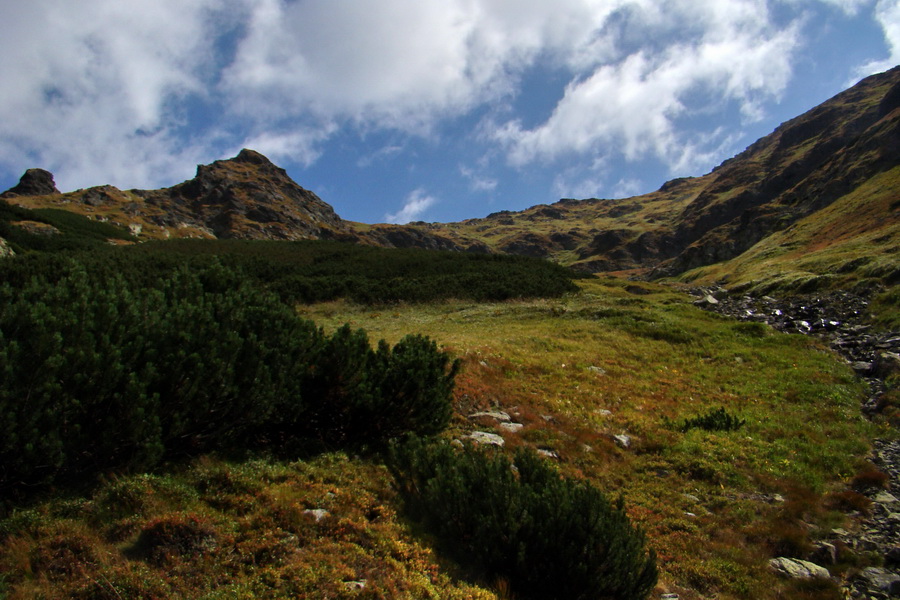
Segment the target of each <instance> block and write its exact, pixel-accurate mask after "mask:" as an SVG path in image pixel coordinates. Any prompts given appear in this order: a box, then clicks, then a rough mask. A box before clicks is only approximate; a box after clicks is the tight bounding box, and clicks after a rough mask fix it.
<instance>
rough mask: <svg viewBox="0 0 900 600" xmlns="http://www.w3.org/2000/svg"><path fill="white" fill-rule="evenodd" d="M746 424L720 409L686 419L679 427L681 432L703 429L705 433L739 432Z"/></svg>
mask: <svg viewBox="0 0 900 600" xmlns="http://www.w3.org/2000/svg"><path fill="white" fill-rule="evenodd" d="M745 424H746V421H745V420H744V419H741V418H739V417H736V416H734V415H732V414H730V413H729V412H728V411H726V410H725V409H724V408H722V407H719V408H716V409H712V410H710V411H709V412H706V413H704V414H702V415H698V416H696V417H692V418H690V419H685V420H684V421H682V422H681V424H680V425H679V429H681V431H687V430H689V429H694V428H697V429H703V430H704V431H737V430H738V429H740V428H741V427H743V426H744V425H745Z"/></svg>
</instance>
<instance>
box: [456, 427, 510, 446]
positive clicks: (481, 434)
mask: <svg viewBox="0 0 900 600" xmlns="http://www.w3.org/2000/svg"><path fill="white" fill-rule="evenodd" d="M466 437H467V438H468V439H470V440H472V441H473V442H475V443H476V444H484V445H487V446H503V445H504V444H505V443H506V441H505V440H504V439H503V436H500V435H497V434H496V433H488V432H487V431H473V432H472V433H470V434H469V435H468V436H466Z"/></svg>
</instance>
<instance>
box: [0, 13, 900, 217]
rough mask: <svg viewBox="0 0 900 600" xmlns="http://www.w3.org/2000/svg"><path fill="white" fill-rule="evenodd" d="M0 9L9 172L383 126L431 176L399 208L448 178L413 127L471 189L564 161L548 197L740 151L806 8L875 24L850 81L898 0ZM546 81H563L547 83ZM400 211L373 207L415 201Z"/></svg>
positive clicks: (135, 183)
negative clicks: (635, 169) (637, 170)
mask: <svg viewBox="0 0 900 600" xmlns="http://www.w3.org/2000/svg"><path fill="white" fill-rule="evenodd" d="M2 11H3V18H2V19H0V49H2V51H3V54H4V56H6V57H7V58H8V60H4V61H3V62H2V63H0V78H2V80H3V81H4V86H3V87H2V89H0V117H2V118H0V173H2V174H3V175H4V177H5V179H6V180H9V179H10V178H13V177H17V176H18V174H20V173H21V172H22V171H23V170H24V169H25V168H27V167H30V166H43V167H45V168H48V169H50V170H52V171H53V172H54V173H55V175H56V177H57V182H58V184H59V186H60V188H61V189H72V188H75V187H84V186H88V185H96V184H99V183H107V182H108V183H113V184H115V185H119V186H120V187H158V186H161V185H171V184H173V183H175V182H177V181H180V180H182V179H185V178H187V177H190V176H191V175H192V174H193V167H194V165H195V164H197V163H202V162H209V161H210V160H213V159H216V158H222V157H225V156H230V155H233V154H234V153H236V151H237V150H238V149H239V148H241V147H245V146H246V147H253V148H255V149H257V150H259V151H261V152H263V153H264V154H267V155H268V156H270V158H272V159H273V160H275V161H276V162H281V163H285V164H286V165H293V166H295V167H296V168H297V169H303V168H308V167H310V166H312V165H316V164H319V163H320V162H321V161H323V160H325V159H326V157H327V156H328V153H329V152H330V151H332V150H331V146H330V145H331V144H336V143H337V142H336V141H335V140H339V139H343V140H344V141H343V142H342V143H344V144H349V143H350V142H352V141H353V140H363V142H365V143H369V142H370V141H372V140H376V139H381V138H383V137H390V136H393V137H394V138H395V139H394V140H393V141H392V142H391V143H390V144H389V145H386V146H385V148H390V149H391V151H390V152H386V151H385V152H382V154H381V156H383V157H384V160H380V161H374V162H375V164H378V163H383V162H391V161H393V162H396V164H397V165H400V166H401V167H403V168H405V169H406V171H407V172H413V171H416V169H418V171H417V172H418V173H420V174H422V175H421V177H422V178H423V180H421V181H418V183H415V184H414V183H412V180H410V182H409V183H404V185H406V192H405V193H404V194H402V196H400V197H401V198H403V197H405V201H407V202H408V204H407V206H413V205H416V206H424V204H423V203H419V204H416V203H415V200H416V198H418V196H416V194H420V195H421V196H422V198H425V197H430V196H427V195H425V194H424V192H422V191H421V190H422V189H437V185H449V184H447V183H446V181H443V182H441V183H436V182H434V181H428V180H424V177H425V175H424V172H425V169H426V167H424V166H419V165H418V163H416V160H419V159H421V156H420V155H421V152H422V151H420V153H419V155H416V154H411V153H407V152H406V150H405V149H406V144H405V140H409V139H417V140H422V143H423V144H426V146H427V147H426V150H427V151H428V152H432V153H437V152H443V153H446V154H453V156H449V157H447V159H446V163H447V168H446V174H444V175H442V177H444V178H451V177H455V178H457V179H459V180H460V183H459V186H460V188H461V189H468V190H470V191H472V190H474V191H475V193H481V194H494V195H497V194H501V193H502V192H503V190H504V181H503V175H502V173H503V172H505V173H506V174H507V175H506V176H507V177H508V176H509V174H510V173H515V172H517V171H521V170H522V169H526V170H534V169H540V168H554V169H556V170H557V173H556V174H555V175H554V176H553V177H550V178H549V179H550V180H552V184H549V183H548V184H547V187H548V190H549V188H551V187H552V189H553V190H556V191H565V190H566V189H567V188H571V189H579V190H585V191H587V190H588V189H590V187H589V186H588V187H587V188H585V183H586V182H588V181H596V182H597V185H596V186H595V187H597V188H603V186H608V188H609V189H608V191H609V192H610V193H611V192H612V190H613V187H614V186H616V185H617V182H621V181H623V180H625V179H627V180H628V181H629V182H636V181H639V180H640V179H641V176H640V175H639V174H638V175H634V174H627V173H626V174H622V173H618V172H614V171H619V170H621V166H622V165H628V164H638V163H640V162H641V161H647V160H651V161H655V162H657V163H659V164H660V165H662V168H664V169H666V170H668V172H670V173H672V174H682V173H689V172H694V171H696V170H698V169H705V168H708V167H709V166H711V165H712V164H714V163H715V162H717V161H719V160H721V159H722V158H723V154H725V155H727V153H729V152H733V151H734V150H735V146H734V145H735V143H736V140H737V139H738V138H739V137H740V136H741V134H742V132H743V128H744V127H746V126H748V124H752V123H756V122H759V121H761V120H762V119H764V118H765V117H766V115H767V111H768V110H769V107H771V106H773V105H774V104H777V103H778V102H779V101H780V100H781V99H782V98H783V97H784V94H785V91H786V90H787V89H788V88H789V86H790V85H791V83H792V82H793V81H794V80H795V79H796V78H797V77H798V71H799V70H801V69H802V68H807V65H808V64H809V63H810V61H812V60H813V59H812V58H810V49H811V47H812V44H813V40H814V39H815V38H816V35H817V33H816V32H815V31H814V29H813V28H814V25H815V24H816V23H821V22H823V20H825V19H830V20H832V21H834V22H835V23H838V22H840V19H855V20H856V21H860V22H862V21H864V22H866V23H868V26H869V27H871V28H873V29H874V30H876V31H878V32H880V34H881V38H882V39H881V40H877V42H878V44H879V48H880V50H879V49H876V50H878V52H875V51H874V50H873V53H870V54H869V55H867V56H863V57H861V59H860V60H859V61H858V62H857V63H856V64H854V65H852V69H851V71H850V73H852V74H854V75H856V76H863V75H867V74H869V73H871V72H876V71H879V70H884V69H886V68H889V67H891V66H893V64H895V63H896V62H897V61H898V60H900V2H898V1H897V0H878V1H877V2H875V1H871V0H869V1H866V0H819V1H816V0H780V1H775V0H773V1H768V2H767V1H765V0H694V1H690V2H689V1H687V0H674V1H664V0H559V1H558V2H555V3H552V5H551V4H550V3H547V2H544V1H542V0H442V1H440V2H437V1H433V2H432V1H430V0H429V1H420V0H384V1H382V2H378V3H373V2H365V1H362V0H294V1H286V0H224V1H216V2H214V1H212V0H196V1H194V2H190V3H183V2H178V1H177V0H157V1H156V2H154V3H144V2H137V1H134V0H82V1H80V2H78V3H72V2H69V1H67V0H34V1H33V2H27V3H24V2H23V3H9V6H5V7H4V8H3V9H2ZM544 77H546V80H547V81H548V82H555V83H553V85H550V84H547V85H546V86H541V85H537V86H535V84H534V82H535V81H537V82H538V83H540V81H541V80H542V78H544ZM554 86H555V87H554ZM535 88H536V89H538V90H539V91H540V94H533V93H532V90H533V89H535ZM536 95H540V96H541V97H542V101H541V102H540V103H538V102H532V98H533V97H534V96H536ZM342 136H343V137H342ZM397 139H399V140H400V141H399V142H398V141H397ZM347 140H350V141H347ZM371 143H375V142H374V141H372V142H371ZM461 149H464V150H461ZM738 149H739V148H738ZM367 150H368V151H370V154H371V155H378V154H377V153H378V148H367ZM356 162H358V164H359V165H371V164H372V161H370V160H369V161H368V162H367V159H364V158H360V157H357V159H356V160H355V161H354V163H356ZM432 163H437V159H434V160H432ZM573 165H574V166H577V167H578V168H577V169H571V171H570V173H569V174H568V175H567V174H566V171H565V168H563V167H573ZM382 166H383V165H382ZM359 168H361V169H362V168H366V167H363V166H360V167H359ZM397 168H400V167H397ZM428 168H430V169H432V171H434V169H435V167H434V166H433V165H432V166H429V167H428ZM399 179H400V178H399V177H398V181H399ZM479 182H480V183H479ZM398 185H399V184H398ZM620 187H621V186H620ZM628 189H637V186H636V185H635V184H633V183H630V184H629V186H628ZM440 196H441V197H442V198H445V194H444V193H441V194H440ZM398 202H401V203H402V202H404V200H400V201H398ZM440 204H442V205H443V204H446V202H443V201H442V202H441V203H440ZM435 206H436V203H433V202H432V203H431V204H428V205H427V206H425V207H424V208H421V209H420V210H418V212H416V215H417V216H421V215H422V214H424V213H425V212H427V210H428V209H429V208H434V207H435ZM385 209H386V210H385ZM396 209H397V207H396V206H393V207H379V208H378V209H377V210H378V213H379V214H382V215H389V216H390V215H393V217H396V218H401V217H402V216H403V215H405V214H406V213H405V212H404V211H403V210H400V211H397V210H396ZM374 210H375V209H373V211H374Z"/></svg>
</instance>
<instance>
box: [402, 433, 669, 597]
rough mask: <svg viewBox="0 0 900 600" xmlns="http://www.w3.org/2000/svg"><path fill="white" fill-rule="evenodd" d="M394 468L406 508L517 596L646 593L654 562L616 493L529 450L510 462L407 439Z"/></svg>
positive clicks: (495, 455)
mask: <svg viewBox="0 0 900 600" xmlns="http://www.w3.org/2000/svg"><path fill="white" fill-rule="evenodd" d="M389 462H390V466H391V470H392V472H393V474H394V477H395V479H396V481H397V486H398V489H399V491H400V494H401V496H402V498H403V500H404V503H405V506H406V508H407V510H408V511H409V513H410V514H411V515H412V516H413V517H414V518H416V519H419V520H421V521H422V522H423V523H424V524H425V526H426V527H427V528H428V529H430V530H431V531H432V532H433V533H434V534H435V535H437V537H438V538H439V540H440V541H441V543H442V544H443V545H444V546H445V547H446V548H447V550H448V551H449V552H450V553H452V554H454V555H455V556H456V557H457V558H458V560H459V561H460V562H461V563H462V564H464V565H467V566H468V567H469V568H470V569H472V570H473V572H475V573H477V574H479V575H480V576H482V577H484V578H486V579H487V580H490V581H497V580H504V581H506V582H508V586H509V588H510V589H511V591H512V592H513V593H514V594H515V596H517V597H520V598H540V599H545V600H554V599H557V598H559V599H563V598H565V599H567V600H571V599H576V600H578V599H588V598H622V599H641V598H646V597H647V596H648V594H649V593H650V591H651V590H652V589H653V587H654V585H655V584H656V580H657V571H656V559H655V556H654V554H653V552H652V551H649V552H648V551H647V550H646V549H645V540H644V535H643V533H642V532H641V531H640V530H639V529H636V528H635V527H634V526H632V525H631V523H630V521H629V519H628V517H627V515H626V514H625V510H624V507H623V503H622V500H621V499H619V500H618V501H617V502H610V501H609V500H608V499H607V498H606V496H605V495H604V494H603V493H602V492H601V491H600V490H598V489H597V488H595V487H593V486H591V485H590V484H589V483H587V482H584V481H579V480H574V479H570V478H566V477H562V476H560V474H559V472H558V471H557V470H556V469H555V468H554V467H553V466H552V465H550V464H549V463H548V462H547V461H546V460H544V459H542V458H541V457H540V456H539V455H538V454H537V453H535V452H534V451H533V450H528V449H521V450H519V451H518V452H517V453H516V455H515V460H514V461H513V462H512V463H510V461H509V459H508V458H506V457H505V456H504V455H503V454H500V453H491V452H486V451H480V450H476V449H472V448H466V449H462V450H460V449H456V448H454V447H452V446H451V445H449V444H446V443H433V444H429V443H426V442H424V441H422V440H419V439H412V440H407V441H406V442H405V443H403V444H397V445H395V446H394V447H393V450H392V453H391V459H390V461H389Z"/></svg>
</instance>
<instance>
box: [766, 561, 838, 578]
mask: <svg viewBox="0 0 900 600" xmlns="http://www.w3.org/2000/svg"><path fill="white" fill-rule="evenodd" d="M769 567H770V568H771V569H772V570H773V571H775V572H776V573H778V574H779V575H782V576H784V577H788V578H790V579H816V578H828V577H830V576H831V574H830V573H829V572H828V569H826V568H825V567H820V566H819V565H817V564H815V563H811V562H809V561H807V560H799V559H796V558H787V557H784V556H782V557H779V558H773V559H771V560H770V561H769Z"/></svg>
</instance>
